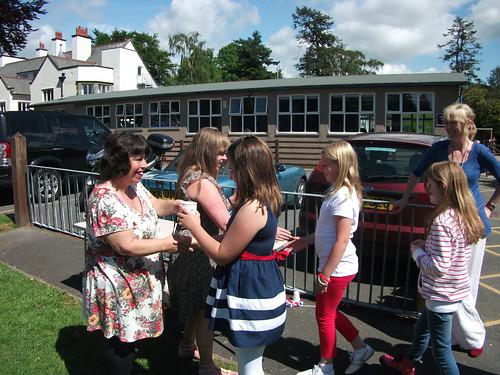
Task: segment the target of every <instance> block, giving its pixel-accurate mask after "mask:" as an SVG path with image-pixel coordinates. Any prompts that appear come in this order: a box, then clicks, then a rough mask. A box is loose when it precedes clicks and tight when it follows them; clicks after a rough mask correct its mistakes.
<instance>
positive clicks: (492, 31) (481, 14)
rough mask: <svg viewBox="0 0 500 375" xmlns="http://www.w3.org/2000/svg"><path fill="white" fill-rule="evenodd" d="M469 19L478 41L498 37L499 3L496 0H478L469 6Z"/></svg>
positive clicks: (499, 32) (499, 35)
mask: <svg viewBox="0 0 500 375" xmlns="http://www.w3.org/2000/svg"><path fill="white" fill-rule="evenodd" d="M470 20H471V21H473V22H474V25H475V26H476V30H477V35H478V37H479V41H480V42H483V41H487V40H489V39H495V38H500V3H499V2H498V0H479V1H478V2H477V3H476V4H474V5H473V6H472V7H471V15H470Z"/></svg>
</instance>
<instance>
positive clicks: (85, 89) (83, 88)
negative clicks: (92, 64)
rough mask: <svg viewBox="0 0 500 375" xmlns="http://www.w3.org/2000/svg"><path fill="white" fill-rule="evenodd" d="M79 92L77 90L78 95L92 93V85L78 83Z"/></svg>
mask: <svg viewBox="0 0 500 375" xmlns="http://www.w3.org/2000/svg"><path fill="white" fill-rule="evenodd" d="M79 86H80V90H78V94H79V95H90V94H93V93H94V84H93V83H80V84H79Z"/></svg>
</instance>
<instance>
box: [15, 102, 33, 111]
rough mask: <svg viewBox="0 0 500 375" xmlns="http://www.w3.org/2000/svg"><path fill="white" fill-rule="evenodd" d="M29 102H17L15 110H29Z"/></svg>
mask: <svg viewBox="0 0 500 375" xmlns="http://www.w3.org/2000/svg"><path fill="white" fill-rule="evenodd" d="M29 107H30V102H17V110H18V111H20V112H24V111H29V110H30V108H29Z"/></svg>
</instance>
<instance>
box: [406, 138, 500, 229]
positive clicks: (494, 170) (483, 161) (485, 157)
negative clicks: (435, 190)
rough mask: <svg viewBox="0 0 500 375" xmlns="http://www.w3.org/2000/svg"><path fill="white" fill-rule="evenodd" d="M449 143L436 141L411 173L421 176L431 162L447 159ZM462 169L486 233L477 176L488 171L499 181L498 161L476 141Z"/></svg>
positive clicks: (485, 222)
mask: <svg viewBox="0 0 500 375" xmlns="http://www.w3.org/2000/svg"><path fill="white" fill-rule="evenodd" d="M449 145H450V140H449V139H446V140H443V141H439V142H436V143H434V144H433V145H432V147H431V148H430V149H428V150H427V152H426V153H425V154H424V156H423V157H422V160H421V161H420V163H419V164H418V165H417V167H416V168H415V169H414V170H413V174H414V175H415V176H417V177H421V176H422V175H423V174H424V173H425V171H426V170H427V168H429V166H430V165H431V164H432V163H436V162H439V161H447V160H449V159H448V146H449ZM462 169H463V170H464V172H465V175H466V176H467V181H468V182H469V189H470V191H471V193H472V196H473V197H474V200H475V201H476V207H477V210H478V213H479V216H480V217H481V220H482V221H483V224H484V234H485V235H488V234H489V233H490V232H491V226H490V221H489V220H488V217H487V216H486V212H485V211H484V200H483V197H482V196H481V192H480V191H479V176H480V175H481V172H484V171H488V172H490V173H491V174H492V175H493V176H494V177H495V178H496V180H497V183H499V182H500V163H498V161H497V158H496V157H495V155H493V153H492V152H491V151H490V149H489V148H488V147H486V146H484V145H482V144H480V143H478V142H473V143H472V148H471V150H470V153H469V157H468V158H467V160H466V161H465V163H463V164H462Z"/></svg>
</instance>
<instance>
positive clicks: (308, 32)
mask: <svg viewBox="0 0 500 375" xmlns="http://www.w3.org/2000/svg"><path fill="white" fill-rule="evenodd" d="M292 18H293V28H294V30H296V31H297V34H296V39H297V40H298V41H299V42H300V43H302V44H304V45H305V46H306V50H305V52H304V55H303V56H302V57H301V58H300V59H299V63H298V64H297V65H296V68H297V70H298V71H299V72H300V75H301V76H303V77H304V76H331V75H350V74H375V72H376V70H377V69H379V68H381V67H382V66H383V65H384V64H383V63H382V62H381V61H379V60H375V59H370V60H366V57H365V55H364V54H363V53H362V52H360V51H356V50H349V49H347V48H346V46H345V45H344V43H343V42H342V40H341V39H340V38H338V37H337V36H335V35H334V34H332V32H331V29H332V28H333V25H334V22H333V19H332V18H331V17H330V16H329V15H327V14H324V13H322V12H321V11H318V10H315V9H311V8H308V7H302V8H298V7H297V8H295V13H294V14H293V15H292Z"/></svg>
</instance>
